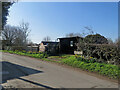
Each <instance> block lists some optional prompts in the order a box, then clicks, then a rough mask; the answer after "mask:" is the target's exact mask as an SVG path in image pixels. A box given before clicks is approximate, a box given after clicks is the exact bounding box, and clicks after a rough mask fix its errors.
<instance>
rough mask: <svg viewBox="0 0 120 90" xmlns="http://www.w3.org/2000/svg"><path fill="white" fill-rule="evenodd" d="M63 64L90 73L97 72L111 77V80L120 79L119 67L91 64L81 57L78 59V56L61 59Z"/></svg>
mask: <svg viewBox="0 0 120 90" xmlns="http://www.w3.org/2000/svg"><path fill="white" fill-rule="evenodd" d="M92 59H93V58H92ZM61 62H62V63H65V64H67V65H70V66H73V67H77V68H81V69H83V70H87V71H90V72H97V73H99V74H102V75H105V76H109V77H111V78H116V79H117V78H119V77H120V75H119V73H118V72H119V71H120V68H118V66H117V65H112V64H105V63H98V62H91V61H88V60H85V59H81V57H79V59H77V58H76V55H75V56H70V57H67V58H63V59H61Z"/></svg>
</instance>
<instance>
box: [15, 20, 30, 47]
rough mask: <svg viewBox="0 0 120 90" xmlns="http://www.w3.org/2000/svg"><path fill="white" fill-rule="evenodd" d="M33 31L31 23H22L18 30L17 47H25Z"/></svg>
mask: <svg viewBox="0 0 120 90" xmlns="http://www.w3.org/2000/svg"><path fill="white" fill-rule="evenodd" d="M30 31H31V30H29V23H25V22H21V23H20V26H19V27H18V28H17V32H16V38H15V45H17V46H18V45H20V46H24V45H26V44H27V43H28V36H29V33H30Z"/></svg>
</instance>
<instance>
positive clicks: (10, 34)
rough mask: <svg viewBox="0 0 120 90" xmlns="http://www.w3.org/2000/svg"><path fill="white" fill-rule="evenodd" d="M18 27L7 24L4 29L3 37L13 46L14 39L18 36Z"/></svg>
mask: <svg viewBox="0 0 120 90" xmlns="http://www.w3.org/2000/svg"><path fill="white" fill-rule="evenodd" d="M16 31H17V30H16V27H13V26H10V25H6V26H5V27H4V30H3V31H2V39H3V40H6V44H7V45H9V46H11V45H13V42H14V39H15V37H16V35H15V33H16Z"/></svg>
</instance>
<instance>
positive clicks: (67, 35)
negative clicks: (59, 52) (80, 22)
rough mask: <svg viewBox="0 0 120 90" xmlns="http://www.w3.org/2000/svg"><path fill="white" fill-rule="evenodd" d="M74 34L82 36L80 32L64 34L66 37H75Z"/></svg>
mask: <svg viewBox="0 0 120 90" xmlns="http://www.w3.org/2000/svg"><path fill="white" fill-rule="evenodd" d="M76 36H79V37H82V34H80V33H68V34H66V37H76Z"/></svg>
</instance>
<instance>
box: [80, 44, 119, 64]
mask: <svg viewBox="0 0 120 90" xmlns="http://www.w3.org/2000/svg"><path fill="white" fill-rule="evenodd" d="M78 50H80V51H83V55H84V56H89V57H94V58H97V59H96V60H93V61H94V62H102V63H110V64H115V65H119V64H120V61H119V60H120V57H119V56H120V52H119V51H118V47H117V46H114V45H108V44H79V45H78Z"/></svg>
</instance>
